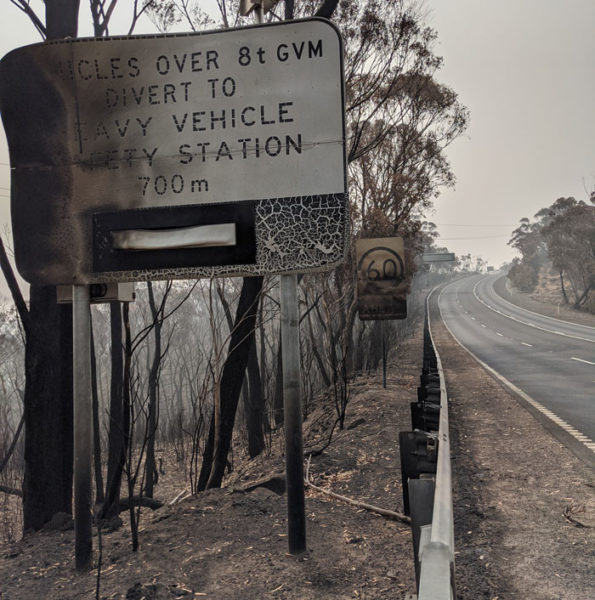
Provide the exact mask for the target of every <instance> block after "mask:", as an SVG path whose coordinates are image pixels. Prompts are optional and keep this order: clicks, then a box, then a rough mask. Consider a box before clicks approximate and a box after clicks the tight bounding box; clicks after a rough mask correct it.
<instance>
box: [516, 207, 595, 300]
mask: <svg viewBox="0 0 595 600" xmlns="http://www.w3.org/2000/svg"><path fill="white" fill-rule="evenodd" d="M535 218H536V221H534V222H530V221H529V219H526V218H525V219H522V220H521V224H520V226H519V227H518V228H517V229H515V230H514V231H513V232H512V237H511V239H510V242H509V245H511V246H512V247H513V248H515V249H516V250H518V251H519V252H520V254H521V258H520V259H518V258H517V259H515V261H513V265H512V267H511V269H510V271H509V274H508V277H509V278H510V280H511V281H512V283H513V284H514V285H515V286H516V287H518V288H519V289H521V290H523V291H532V290H533V289H534V288H535V285H536V284H537V280H538V273H539V268H540V266H541V265H543V264H544V262H545V261H546V260H547V259H549V260H550V261H551V263H552V266H553V268H554V269H556V270H557V271H558V273H559V274H560V287H561V293H562V296H563V297H564V298H565V299H566V300H567V301H570V296H569V294H570V293H571V297H572V303H573V305H574V307H575V308H579V307H588V306H591V305H592V299H591V296H592V294H591V292H592V290H593V288H594V287H595V207H593V206H589V205H588V204H586V203H585V202H583V201H582V200H579V201H577V200H575V199H574V198H572V197H569V198H558V199H557V200H556V201H555V202H554V203H553V204H552V205H551V206H549V207H547V208H542V209H541V210H540V211H539V212H537V213H536V215H535Z"/></svg>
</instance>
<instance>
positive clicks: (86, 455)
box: [72, 285, 93, 571]
mask: <svg viewBox="0 0 595 600" xmlns="http://www.w3.org/2000/svg"><path fill="white" fill-rule="evenodd" d="M72 301H73V302H72V332H73V333H72V339H73V348H72V349H73V365H72V367H73V395H74V535H75V546H74V556H75V563H76V569H77V570H78V571H86V570H89V569H90V568H91V564H92V552H93V544H92V537H91V536H92V531H91V526H92V522H91V441H92V439H93V435H92V423H91V419H92V414H93V412H92V406H91V314H90V299H89V287H88V286H86V285H74V286H72Z"/></svg>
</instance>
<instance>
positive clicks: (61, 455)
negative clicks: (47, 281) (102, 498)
mask: <svg viewBox="0 0 595 600" xmlns="http://www.w3.org/2000/svg"><path fill="white" fill-rule="evenodd" d="M29 316H30V331H29V335H28V337H27V345H26V348H25V378H26V383H25V402H24V404H25V410H24V412H25V476H24V480H23V526H24V530H25V531H29V530H38V529H41V527H43V525H44V524H45V523H47V522H48V521H49V520H50V519H51V518H52V516H53V515H54V514H55V513H57V512H66V513H71V512H72V465H73V451H72V450H73V437H72V423H73V417H72V307H71V305H58V304H57V303H56V288H55V287H53V286H43V287H42V286H31V290H30V309H29Z"/></svg>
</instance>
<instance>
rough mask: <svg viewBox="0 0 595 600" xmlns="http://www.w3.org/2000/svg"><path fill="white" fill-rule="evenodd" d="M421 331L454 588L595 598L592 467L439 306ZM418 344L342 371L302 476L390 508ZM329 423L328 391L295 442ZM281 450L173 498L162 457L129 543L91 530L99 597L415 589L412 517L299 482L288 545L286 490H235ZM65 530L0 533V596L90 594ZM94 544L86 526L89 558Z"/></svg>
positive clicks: (309, 442) (398, 593)
mask: <svg viewBox="0 0 595 600" xmlns="http://www.w3.org/2000/svg"><path fill="white" fill-rule="evenodd" d="M434 331H435V336H436V340H437V343H438V350H439V352H440V354H441V357H442V361H443V364H444V367H445V370H446V377H447V384H448V390H449V396H450V402H451V405H450V407H451V408H450V413H451V414H450V423H451V428H452V439H453V443H452V459H453V463H452V464H453V476H454V504H455V506H454V510H455V529H456V531H455V536H456V560H457V564H456V569H457V571H456V579H457V592H458V594H457V595H458V598H459V599H461V600H479V599H484V598H485V599H489V600H554V599H564V600H587V599H589V598H593V597H595V578H594V569H593V566H594V564H595V534H594V531H595V530H594V526H595V493H594V487H593V473H591V472H589V471H588V470H587V468H586V467H585V466H584V465H583V464H582V463H581V462H580V461H579V460H578V459H577V458H575V457H574V455H572V454H571V453H570V452H569V451H567V450H566V449H565V448H564V447H563V446H561V445H560V443H558V442H557V441H556V440H555V439H554V438H552V437H551V436H550V435H549V434H548V433H547V432H546V431H545V430H544V429H543V428H542V427H541V426H540V425H539V424H538V423H537V421H535V420H534V419H533V417H532V416H531V415H530V414H529V413H527V412H526V411H525V410H524V409H523V408H522V407H521V406H520V405H519V404H518V403H517V402H516V400H515V399H514V398H512V397H511V396H510V395H509V394H508V393H507V392H506V391H505V390H504V389H502V388H501V387H500V386H499V384H497V383H496V382H495V381H494V380H493V379H492V378H491V377H490V376H489V375H487V374H486V373H485V372H484V371H483V370H482V369H481V367H479V366H478V365H476V364H475V363H474V361H473V360H472V359H471V358H470V357H469V356H468V355H467V354H466V353H465V352H464V351H463V350H462V349H461V348H460V347H459V346H458V345H457V344H456V343H455V342H454V341H453V340H452V338H450V336H449V334H448V333H447V331H446V330H445V328H444V327H443V326H441V324H440V323H439V322H438V319H437V317H436V315H434ZM421 353H422V346H421V331H419V332H418V333H417V335H415V336H414V337H413V338H412V339H410V340H408V341H406V342H405V343H403V344H402V346H401V347H400V348H399V351H398V355H395V359H394V360H393V361H391V363H390V365H389V369H388V387H387V389H386V390H384V389H382V385H381V379H380V376H371V377H360V378H358V379H357V380H356V381H355V382H354V383H353V385H352V387H351V400H350V403H349V406H348V409H347V418H346V421H345V423H346V428H345V429H344V430H342V431H336V432H335V434H334V435H333V440H332V443H331V445H330V446H329V447H328V448H327V449H326V450H325V451H324V452H323V453H322V454H321V455H320V456H316V457H314V458H313V459H312V462H311V467H310V475H311V478H312V480H313V482H314V483H316V484H317V485H320V486H322V487H324V488H326V489H330V490H332V491H335V492H338V493H340V494H343V495H346V496H349V497H351V498H353V499H355V500H360V501H364V502H367V503H370V504H374V505H378V506H380V507H382V508H387V509H390V510H395V511H399V512H400V511H402V499H401V483H400V458H399V449H398V432H399V431H401V430H408V429H410V420H409V403H410V402H411V401H413V400H415V398H416V387H417V385H418V381H419V373H420V368H421ZM332 421H333V409H332V403H331V401H330V400H327V401H326V404H322V405H320V406H318V407H317V409H316V410H315V411H313V412H312V414H311V415H310V416H309V418H308V420H307V422H306V423H305V425H304V431H305V447H306V449H307V450H308V449H313V448H320V447H322V446H323V445H324V444H325V442H326V440H327V439H328V435H329V430H330V425H331V423H332ZM282 448H283V442H282V437H281V436H280V435H279V436H278V437H274V438H273V442H272V446H271V450H270V451H269V452H268V454H267V455H266V456H261V457H259V458H257V459H255V460H253V461H242V460H238V459H237V458H236V461H235V465H234V466H235V470H234V473H233V474H232V475H231V476H230V477H229V478H228V480H227V481H226V486H227V487H225V488H223V489H221V490H212V491H208V492H205V493H202V494H199V495H198V496H195V497H189V498H187V499H185V500H182V501H181V502H177V503H175V504H173V505H169V502H171V501H172V500H173V499H174V498H176V497H177V496H178V495H179V494H180V492H183V490H184V487H185V483H184V475H183V473H182V472H181V470H180V471H179V470H176V468H175V465H173V464H170V463H169V462H167V461H166V470H167V474H166V475H165V476H162V479H161V482H160V484H159V486H158V487H157V492H156V495H157V497H158V498H160V499H162V500H164V501H165V503H166V506H165V507H164V508H161V509H159V510H157V511H155V512H151V511H149V510H148V509H146V510H145V509H143V511H144V512H143V514H142V519H141V529H142V530H141V534H140V542H141V547H140V549H139V551H138V552H136V553H133V552H132V551H131V549H130V534H129V531H128V528H127V526H126V525H124V527H122V528H121V529H119V530H117V531H115V532H113V533H104V534H103V535H102V568H101V577H100V588H99V593H98V594H97V597H99V598H103V599H106V600H107V599H113V600H115V599H127V600H141V599H143V598H145V599H146V600H162V599H163V600H165V599H174V598H203V597H204V598H211V599H217V600H235V599H238V600H240V599H241V600H260V599H268V598H270V599H287V600H289V599H292V600H302V599H303V600H309V599H326V598H329V599H333V598H345V599H347V598H359V599H367V600H376V599H378V600H382V599H389V598H390V599H395V598H396V599H398V598H407V596H408V594H410V593H412V592H414V591H415V581H414V568H413V556H412V544H411V535H410V530H409V527H408V526H407V525H405V524H403V523H401V522H399V521H391V520H387V519H385V518H383V517H380V516H378V515H375V514H373V513H370V512H368V511H365V510H362V509H358V508H356V507H353V506H350V505H347V504H344V503H342V502H340V501H338V500H335V499H331V498H329V497H327V496H325V495H323V494H320V493H318V492H314V491H311V490H310V491H308V492H307V499H306V514H307V535H308V550H307V552H306V553H305V554H303V555H301V556H298V557H294V556H290V555H288V554H287V537H286V533H287V531H286V516H285V512H286V506H285V495H284V494H279V493H276V492H275V491H271V490H269V489H267V488H265V487H256V488H254V489H253V491H246V489H247V488H249V487H250V486H251V484H253V483H254V482H256V481H259V480H263V479H270V478H274V477H275V476H276V475H278V474H280V473H281V474H282V472H283V468H284V466H283V457H282ZM166 455H167V453H166V451H164V456H166ZM277 491H278V490H277ZM122 516H123V517H125V515H122ZM73 538H74V536H73V532H72V531H71V530H70V531H44V532H40V533H36V534H33V535H29V536H27V537H26V538H25V539H23V540H21V541H19V542H16V543H13V544H5V545H3V546H0V599H1V600H32V599H33V600H37V599H40V600H41V599H43V600H45V599H48V600H50V599H57V600H73V599H92V598H95V597H96V587H97V574H98V572H97V568H95V569H94V570H93V571H92V572H90V573H89V574H83V575H81V574H77V573H75V572H74V568H73V548H74V544H73ZM98 545H99V544H98V539H97V537H95V538H94V548H95V567H97V561H98V558H99V553H98Z"/></svg>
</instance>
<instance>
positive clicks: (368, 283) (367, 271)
mask: <svg viewBox="0 0 595 600" xmlns="http://www.w3.org/2000/svg"><path fill="white" fill-rule="evenodd" d="M355 251H356V261H357V263H356V264H357V300H358V314H359V318H360V319H362V320H373V319H376V320H381V319H405V318H406V317H407V289H408V283H407V278H406V273H405V244H404V242H403V238H402V237H391V238H368V239H360V240H357V241H356V243H355Z"/></svg>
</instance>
